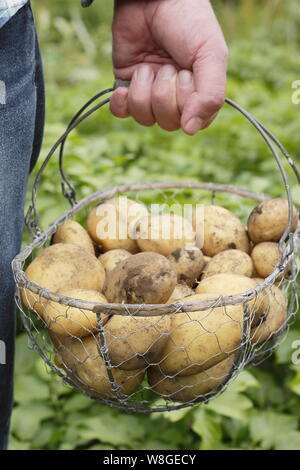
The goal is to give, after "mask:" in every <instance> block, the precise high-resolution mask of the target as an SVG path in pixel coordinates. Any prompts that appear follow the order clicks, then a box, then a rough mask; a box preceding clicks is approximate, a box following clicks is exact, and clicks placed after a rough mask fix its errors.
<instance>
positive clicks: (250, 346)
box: [13, 89, 300, 413]
mask: <svg viewBox="0 0 300 470" xmlns="http://www.w3.org/2000/svg"><path fill="white" fill-rule="evenodd" d="M110 91H112V90H111V89H110V90H106V91H105V92H101V93H100V94H98V95H96V97H94V98H93V99H92V100H90V101H89V102H88V103H87V104H86V105H85V106H84V107H83V108H82V109H81V110H80V111H79V113H77V114H76V115H75V117H74V118H73V120H72V121H71V123H70V125H69V127H68V129H67V131H66V132H65V133H64V135H63V136H62V137H61V138H60V139H59V140H58V141H57V143H56V144H55V145H54V146H53V148H52V149H51V151H50V152H49V155H48V157H47V158H46V160H45V162H44V164H43V165H42V167H41V170H40V171H39V173H38V175H37V178H36V181H35V183H34V186H33V192H32V204H31V206H30V208H29V212H28V214H27V217H26V223H27V226H28V228H29V229H30V231H31V233H32V235H33V241H32V243H31V244H30V245H28V246H27V247H26V248H25V249H24V250H23V251H22V252H21V253H20V254H19V255H18V256H17V257H16V258H15V260H14V261H13V271H14V275H15V280H16V286H17V291H16V302H17V305H18V307H19V309H20V312H21V318H22V322H23V325H24V328H25V330H26V332H27V334H28V336H29V339H30V343H31V345H32V347H33V348H34V349H35V350H36V351H37V352H38V353H39V354H40V356H41V357H42V358H43V360H44V361H45V362H46V363H47V364H48V366H50V368H51V370H52V371H53V372H55V373H56V374H58V375H59V376H60V377H61V378H62V379H63V381H64V382H65V383H67V384H69V385H71V386H73V387H74V388H76V389H78V390H80V391H81V392H84V393H86V394H87V395H89V396H90V397H92V398H94V399H95V400H97V401H99V402H100V403H103V404H106V405H109V406H112V407H116V408H119V409H121V410H124V411H127V412H141V413H148V412H154V411H170V410H175V409H179V408H182V407H186V406H191V405H194V404H196V403H200V402H207V401H208V400H210V399H211V398H213V397H215V396H217V395H218V394H219V393H220V392H221V391H223V390H224V388H225V387H226V385H227V384H228V383H229V382H230V381H231V380H233V378H234V377H235V376H236V375H237V374H238V372H239V371H240V370H241V369H243V368H244V367H245V366H246V365H247V364H258V363H259V362H261V361H262V360H264V359H265V358H266V357H267V356H268V355H269V354H270V353H271V352H272V350H273V349H274V347H275V346H276V344H278V342H279V341H280V339H281V338H282V337H283V336H282V333H283V332H284V331H286V330H287V328H288V325H289V324H290V322H291V321H292V318H293V317H294V315H295V314H296V312H297V309H298V300H297V274H298V267H297V259H296V254H297V248H298V245H299V239H300V225H299V222H298V226H297V228H296V230H295V231H294V232H293V233H291V225H292V198H291V193H290V188H289V183H288V178H287V176H286V173H285V170H284V167H283V164H282V162H281V159H280V157H279V154H278V151H277V149H276V148H278V149H279V151H280V152H281V153H282V154H283V155H284V157H285V158H286V159H287V161H288V162H289V164H290V165H291V167H292V168H293V170H294V172H295V174H296V177H297V179H298V182H299V181H300V178H299V174H298V171H297V168H296V167H295V165H294V163H293V161H292V160H291V158H290V156H289V155H288V154H287V153H286V151H285V149H284V148H283V147H282V145H281V144H280V143H279V142H278V141H277V139H276V138H275V137H274V136H273V135H272V134H271V133H270V132H269V131H268V130H267V129H266V128H265V127H263V126H262V125H261V124H260V123H258V121H256V120H255V119H254V118H253V117H252V116H251V115H249V114H248V113H247V112H246V111H244V110H243V109H242V108H240V107H239V106H238V105H236V104H235V103H233V102H231V101H230V100H227V102H228V103H229V104H231V105H232V106H233V107H234V108H235V109H237V110H238V111H240V112H241V113H242V114H243V115H244V116H245V117H246V118H247V119H248V120H249V121H250V122H251V123H252V124H253V125H254V127H255V128H256V129H257V130H258V131H259V133H260V134H261V135H262V137H263V138H264V139H265V141H266V143H267V145H268V146H269V148H270V149H271V151H272V153H273V155H274V157H275V159H276V161H277V164H278V167H279V170H280V172H281V175H282V178H283V181H284V185H285V189H286V192H287V200H288V205H289V216H288V224H287V227H286V230H285V232H284V234H283V235H282V237H281V239H280V241H279V248H280V253H281V259H280V262H279V263H278V265H277V266H276V267H275V268H274V271H273V272H272V273H271V274H270V275H269V276H268V277H267V278H266V279H263V280H262V279H257V280H256V281H254V280H253V281H252V282H254V284H251V287H250V288H247V287H246V288H245V289H243V290H242V292H239V291H237V292H234V293H233V294H232V295H225V294H224V295H221V294H220V295H212V294H210V295H207V296H206V298H205V296H204V297H203V296H202V298H201V299H200V300H199V298H197V295H195V294H197V291H196V293H195V291H187V293H186V295H183V294H181V295H179V296H176V295H175V294H174V295H173V298H172V297H171V300H170V301H167V302H166V303H161V304H147V303H139V304H136V303H127V304H126V303H124V302H122V303H109V302H107V301H106V299H105V298H104V299H100V298H98V297H97V298H92V299H91V298H87V297H85V295H82V296H81V298H77V297H75V296H72V295H68V294H67V295H66V294H61V293H60V292H57V291H56V292H54V291H51V290H48V289H46V288H45V287H43V286H40V285H38V284H37V283H35V282H32V281H31V280H30V279H29V278H28V277H27V276H26V274H25V273H24V268H25V267H26V265H27V264H28V261H30V260H31V259H34V258H35V257H36V255H37V254H38V253H40V252H41V250H42V249H44V248H46V247H49V246H51V242H52V237H53V235H54V234H55V233H56V231H57V228H58V227H60V226H61V225H62V224H63V223H64V222H65V221H67V220H80V221H81V220H83V219H84V217H85V215H86V214H87V213H88V212H89V211H90V209H91V208H92V207H93V206H95V204H99V203H103V202H105V201H107V200H110V199H111V198H114V197H116V196H124V197H125V196H126V197H129V198H130V199H131V200H135V201H139V202H143V203H145V202H146V203H147V202H148V203H149V201H160V203H162V206H163V207H169V206H170V205H171V204H180V205H182V204H184V203H187V204H192V205H193V204H195V201H208V200H209V199H210V203H211V204H212V205H213V204H216V203H217V202H218V201H221V203H222V205H224V206H225V207H226V205H227V206H228V205H232V204H233V205H235V207H237V208H238V207H243V206H246V207H247V206H248V207H251V201H252V207H253V201H255V202H256V203H259V202H263V201H266V200H267V199H268V198H267V197H266V196H264V195H261V194H257V193H254V192H251V191H247V190H242V189H238V188H235V187H232V186H226V185H221V184H213V183H196V182H193V183H190V182H188V183H185V182H181V183H179V182H166V183H141V184H135V185H122V186H118V187H113V188H107V189H104V190H101V191H98V192H96V193H94V194H91V195H89V196H88V197H86V198H84V199H82V200H81V201H79V202H77V201H76V193H75V190H74V188H73V186H72V184H71V183H70V181H69V180H68V178H67V176H66V174H65V172H64V168H63V152H64V144H65V141H66V138H67V136H68V134H69V133H70V132H71V131H72V130H73V129H74V128H75V127H76V126H77V125H78V124H79V123H80V122H81V121H82V120H83V119H85V118H86V117H88V116H89V115H90V114H92V112H94V111H96V110H97V109H98V108H99V107H101V106H103V105H104V104H105V103H107V102H108V101H109V100H108V99H106V100H104V101H102V102H101V103H100V104H98V105H96V106H94V107H93V108H92V109H91V110H89V111H87V112H85V113H84V111H85V110H86V109H87V107H88V106H90V105H91V104H92V103H93V102H94V100H95V99H98V98H99V97H101V96H102V94H104V93H106V92H110ZM83 113H84V114H83ZM59 147H60V173H61V176H62V189H63V194H64V195H65V197H67V198H68V199H69V201H70V203H71V206H72V207H71V209H69V210H68V211H66V212H65V213H64V214H63V215H62V216H61V217H59V218H58V219H56V220H55V221H54V222H53V223H52V224H51V225H50V226H49V228H48V229H46V230H45V231H42V230H41V229H40V228H39V217H38V211H37V208H36V195H37V188H38V185H39V183H40V179H41V175H42V173H43V171H44V169H45V167H46V165H47V163H48V161H49V159H50V158H51V156H52V154H53V153H54V152H55V150H56V149H57V148H59ZM42 269H43V271H45V272H47V264H45V263H44V265H43V267H42ZM75 269H77V270H80V269H81V264H80V259H78V265H77V266H75ZM58 276H59V271H58ZM201 277H205V276H204V275H203V273H202V274H201ZM201 277H200V278H199V279H198V280H197V282H199V281H201ZM197 282H195V285H194V286H193V287H195V286H196V285H197ZM200 284H201V282H200ZM200 284H199V285H200ZM82 293H83V290H82ZM185 299H186V300H185Z"/></svg>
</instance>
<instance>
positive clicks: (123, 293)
mask: <svg viewBox="0 0 300 470" xmlns="http://www.w3.org/2000/svg"><path fill="white" fill-rule="evenodd" d="M176 284H177V274H176V271H175V269H174V268H173V266H172V264H171V263H170V261H168V260H167V259H166V258H165V257H164V256H162V255H160V254H158V253H138V254H136V255H132V256H130V257H129V258H127V259H125V260H124V261H121V262H120V263H119V264H118V265H117V266H116V268H115V269H114V270H113V271H111V272H110V273H108V275H107V279H106V283H105V288H104V295H105V296H106V298H107V299H108V301H109V302H116V303H122V302H125V303H128V304H143V303H145V304H163V303H165V302H166V301H167V300H168V298H169V297H170V295H171V294H172V292H173V290H174V288H175V285H176Z"/></svg>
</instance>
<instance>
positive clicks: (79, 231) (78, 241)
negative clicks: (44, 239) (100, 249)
mask: <svg viewBox="0 0 300 470" xmlns="http://www.w3.org/2000/svg"><path fill="white" fill-rule="evenodd" d="M52 243H71V244H73V245H78V246H81V248H84V249H85V250H86V251H87V252H88V253H90V254H91V255H94V254H95V248H94V245H93V242H92V239H91V238H90V236H89V234H88V233H87V231H86V230H85V229H84V228H83V227H82V226H81V225H80V224H79V223H78V222H75V220H66V221H65V222H63V223H62V224H61V225H60V226H59V227H58V229H57V230H56V232H55V234H54V235H53V239H52Z"/></svg>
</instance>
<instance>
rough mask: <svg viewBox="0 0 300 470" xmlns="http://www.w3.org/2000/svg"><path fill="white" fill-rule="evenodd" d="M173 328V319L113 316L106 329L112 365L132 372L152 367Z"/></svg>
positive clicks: (166, 317)
mask: <svg viewBox="0 0 300 470" xmlns="http://www.w3.org/2000/svg"><path fill="white" fill-rule="evenodd" d="M170 325H171V316H170V315H164V316H156V317H154V316H151V317H150V316H148V317H135V316H123V315H113V316H112V317H111V318H110V319H109V321H108V322H107V323H106V325H105V327H104V334H105V340H106V345H107V348H108V355H109V358H110V361H111V364H112V365H113V366H117V367H119V368H120V369H122V370H132V369H140V368H143V367H145V366H146V365H148V364H151V363H153V361H155V359H156V358H157V356H158V355H159V354H160V352H161V351H162V349H163V347H164V346H165V344H166V342H167V339H168V333H169V330H170Z"/></svg>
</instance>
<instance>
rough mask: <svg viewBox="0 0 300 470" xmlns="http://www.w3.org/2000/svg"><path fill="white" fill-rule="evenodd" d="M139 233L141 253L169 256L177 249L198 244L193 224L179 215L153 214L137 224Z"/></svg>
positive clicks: (138, 241) (138, 240)
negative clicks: (147, 252)
mask: <svg viewBox="0 0 300 470" xmlns="http://www.w3.org/2000/svg"><path fill="white" fill-rule="evenodd" d="M137 231H138V232H139V237H138V239H137V243H138V246H139V248H140V250H141V251H152V252H155V253H160V254H161V255H164V256H168V255H170V254H171V253H172V252H173V251H175V250H177V249H180V248H185V247H189V246H195V244H196V235H195V233H194V230H193V227H192V224H191V223H190V222H189V221H188V220H187V219H185V218H183V217H181V216H179V215H177V214H152V215H148V216H147V217H142V218H141V219H140V220H139V222H138V224H137Z"/></svg>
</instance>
